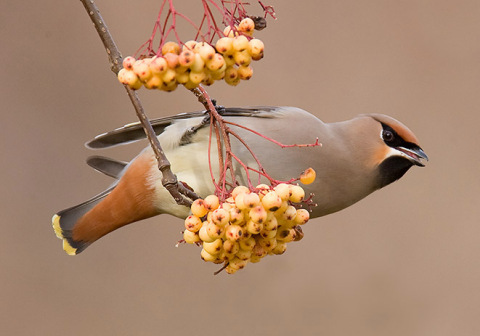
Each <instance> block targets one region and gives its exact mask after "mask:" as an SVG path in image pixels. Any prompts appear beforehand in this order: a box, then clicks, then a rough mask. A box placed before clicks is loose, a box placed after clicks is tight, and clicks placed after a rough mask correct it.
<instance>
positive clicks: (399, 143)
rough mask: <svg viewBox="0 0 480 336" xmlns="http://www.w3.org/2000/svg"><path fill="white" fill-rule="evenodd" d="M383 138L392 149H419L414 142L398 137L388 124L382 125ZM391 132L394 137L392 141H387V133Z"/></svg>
mask: <svg viewBox="0 0 480 336" xmlns="http://www.w3.org/2000/svg"><path fill="white" fill-rule="evenodd" d="M382 128H383V131H382V138H383V141H384V142H385V143H386V144H387V145H388V146H390V147H405V148H409V149H417V148H419V147H418V145H417V144H414V143H412V142H408V141H405V140H404V139H403V138H402V137H401V136H400V135H398V133H397V132H395V131H394V130H393V128H391V127H390V126H388V125H387V124H384V123H382ZM388 132H390V133H391V134H392V135H393V138H392V139H387V138H386V133H388Z"/></svg>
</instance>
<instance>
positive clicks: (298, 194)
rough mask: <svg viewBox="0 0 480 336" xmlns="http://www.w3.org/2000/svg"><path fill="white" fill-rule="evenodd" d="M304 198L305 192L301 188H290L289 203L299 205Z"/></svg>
mask: <svg viewBox="0 0 480 336" xmlns="http://www.w3.org/2000/svg"><path fill="white" fill-rule="evenodd" d="M304 197H305V191H304V190H303V188H302V187H300V186H298V185H297V186H292V188H291V195H290V201H291V202H293V203H299V202H301V201H302V200H303V198H304Z"/></svg>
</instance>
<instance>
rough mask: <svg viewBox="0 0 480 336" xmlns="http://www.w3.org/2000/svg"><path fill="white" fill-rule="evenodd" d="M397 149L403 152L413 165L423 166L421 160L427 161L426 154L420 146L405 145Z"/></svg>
mask: <svg viewBox="0 0 480 336" xmlns="http://www.w3.org/2000/svg"><path fill="white" fill-rule="evenodd" d="M397 150H399V151H400V152H402V153H403V154H405V156H406V157H407V158H408V159H409V160H410V162H412V163H413V164H414V165H416V166H419V167H425V164H424V163H423V162H422V160H425V161H428V156H427V154H425V152H424V151H423V150H422V149H421V148H420V147H417V148H413V149H412V148H406V147H397Z"/></svg>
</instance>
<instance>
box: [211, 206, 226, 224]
mask: <svg viewBox="0 0 480 336" xmlns="http://www.w3.org/2000/svg"><path fill="white" fill-rule="evenodd" d="M212 221H213V222H214V223H215V224H216V225H218V226H225V225H227V224H228V222H229V221H230V213H229V212H228V211H227V210H225V209H222V208H218V209H215V210H214V211H213V212H212Z"/></svg>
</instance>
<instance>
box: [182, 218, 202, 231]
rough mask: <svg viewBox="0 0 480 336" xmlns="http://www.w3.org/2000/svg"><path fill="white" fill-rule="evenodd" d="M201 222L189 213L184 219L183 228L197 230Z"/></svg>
mask: <svg viewBox="0 0 480 336" xmlns="http://www.w3.org/2000/svg"><path fill="white" fill-rule="evenodd" d="M202 224H203V223H202V220H201V219H200V218H198V217H197V216H194V215H190V216H188V217H187V218H186V219H185V229H187V230H188V231H191V232H198V231H199V230H200V228H201V227H202Z"/></svg>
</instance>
